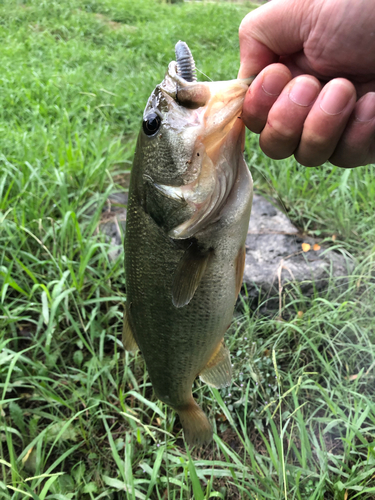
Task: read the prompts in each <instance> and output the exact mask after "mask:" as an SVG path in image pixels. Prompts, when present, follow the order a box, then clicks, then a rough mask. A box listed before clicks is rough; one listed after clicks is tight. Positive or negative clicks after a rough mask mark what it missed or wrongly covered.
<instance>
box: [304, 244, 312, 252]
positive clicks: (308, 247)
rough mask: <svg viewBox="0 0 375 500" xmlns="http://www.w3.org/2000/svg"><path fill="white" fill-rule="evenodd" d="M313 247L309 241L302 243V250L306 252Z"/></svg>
mask: <svg viewBox="0 0 375 500" xmlns="http://www.w3.org/2000/svg"><path fill="white" fill-rule="evenodd" d="M310 248H311V245H309V243H302V250H303V251H304V252H308V251H309V250H310Z"/></svg>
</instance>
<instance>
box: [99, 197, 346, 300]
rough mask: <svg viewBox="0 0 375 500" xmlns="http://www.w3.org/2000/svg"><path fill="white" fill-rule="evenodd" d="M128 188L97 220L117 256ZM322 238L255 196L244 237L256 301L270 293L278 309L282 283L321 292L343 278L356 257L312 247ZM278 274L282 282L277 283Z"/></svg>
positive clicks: (251, 293) (248, 284) (120, 249)
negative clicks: (332, 279) (305, 249)
mask: <svg viewBox="0 0 375 500" xmlns="http://www.w3.org/2000/svg"><path fill="white" fill-rule="evenodd" d="M126 204H127V193H126V192H116V193H113V194H111V195H110V197H109V198H108V200H107V203H106V204H105V206H104V208H103V212H102V216H101V219H100V223H99V228H100V231H101V232H102V233H103V234H105V235H106V236H107V238H108V240H109V242H110V245H111V247H112V249H111V250H110V252H109V259H110V260H112V261H113V260H116V259H117V258H118V256H119V255H120V254H121V253H122V252H123V246H122V239H123V235H124V231H125V223H126ZM302 243H309V244H310V245H311V250H309V251H308V252H303V250H302ZM315 243H319V242H318V240H315V239H314V238H312V237H310V236H306V235H302V234H300V233H299V230H298V229H297V228H296V227H295V226H294V225H293V224H292V223H291V221H290V220H289V219H288V217H287V216H286V215H285V214H283V213H282V212H281V210H280V209H278V208H276V207H274V206H273V205H272V204H271V203H270V202H269V201H267V200H266V199H265V198H264V197H263V196H260V195H257V194H255V195H254V201H253V208H252V211H251V218H250V224H249V231H248V235H247V238H246V262H245V273H244V283H245V285H246V288H247V294H248V296H249V299H250V303H252V306H253V307H254V306H255V307H256V306H257V304H258V301H259V299H261V300H262V299H265V298H269V300H268V301H267V308H269V309H277V307H278V300H279V299H278V296H279V285H281V286H282V287H283V289H285V287H287V286H288V284H291V283H294V284H298V286H299V287H300V289H301V291H302V293H303V294H304V295H305V296H311V295H312V294H313V293H314V289H315V290H317V291H318V292H319V291H322V290H323V289H324V288H325V287H326V286H327V284H328V281H329V277H330V276H331V277H335V278H338V277H341V276H342V277H345V276H347V275H348V273H349V272H350V270H351V269H352V267H353V262H352V261H350V260H348V258H346V257H345V256H344V255H342V254H340V253H337V252H335V251H334V250H330V249H329V248H324V247H321V249H320V250H318V251H314V250H313V246H314V244H315ZM279 279H280V283H279Z"/></svg>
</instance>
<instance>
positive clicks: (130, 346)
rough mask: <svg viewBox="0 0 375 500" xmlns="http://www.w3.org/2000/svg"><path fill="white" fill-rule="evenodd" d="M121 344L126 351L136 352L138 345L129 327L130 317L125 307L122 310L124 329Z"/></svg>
mask: <svg viewBox="0 0 375 500" xmlns="http://www.w3.org/2000/svg"><path fill="white" fill-rule="evenodd" d="M122 343H123V345H124V349H125V350H126V351H133V352H134V351H137V350H138V345H137V342H136V341H135V338H134V335H133V331H132V328H131V326H130V315H129V312H128V308H127V306H125V310H124V327H123V330H122Z"/></svg>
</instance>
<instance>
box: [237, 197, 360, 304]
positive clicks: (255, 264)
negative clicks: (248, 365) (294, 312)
mask: <svg viewBox="0 0 375 500" xmlns="http://www.w3.org/2000/svg"><path fill="white" fill-rule="evenodd" d="M302 243H309V244H310V245H311V249H310V250H309V251H308V252H304V251H303V250H302ZM316 243H319V242H318V241H317V240H315V239H314V238H312V237H309V236H306V235H302V234H300V233H299V231H298V229H297V228H296V227H295V226H294V225H293V224H292V223H291V221H290V220H289V219H288V217H287V216H286V215H285V214H283V213H282V212H281V210H279V209H278V208H275V207H274V206H273V205H272V204H271V203H270V202H269V201H267V200H266V199H265V198H263V197H262V196H260V195H254V202H253V208H252V212H251V218H250V225H249V231H248V235H247V238H246V262H245V272H244V283H245V284H246V288H247V293H248V295H249V298H250V301H252V302H253V305H254V302H255V306H256V305H257V302H258V300H259V297H261V298H263V299H265V298H268V297H275V296H276V295H279V287H280V286H281V287H282V288H283V289H285V287H286V286H287V284H290V283H295V284H298V285H299V287H300V289H301V291H302V293H303V294H304V295H305V296H311V295H312V294H313V293H314V288H315V290H317V291H322V290H323V289H324V288H326V286H327V284H328V281H329V278H330V276H331V277H334V278H338V277H345V276H347V275H348V272H350V270H351V269H352V267H353V263H352V261H350V260H348V258H347V257H345V256H344V255H342V254H340V253H337V252H335V251H334V250H330V249H329V248H324V247H323V246H322V247H321V248H320V250H318V251H314V250H313V247H314V245H315V244H316ZM254 299H255V300H254ZM277 306H278V299H276V301H275V300H273V301H272V300H271V301H268V307H269V308H271V309H274V308H277Z"/></svg>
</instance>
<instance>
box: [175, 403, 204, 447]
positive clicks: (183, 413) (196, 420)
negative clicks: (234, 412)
mask: <svg viewBox="0 0 375 500" xmlns="http://www.w3.org/2000/svg"><path fill="white" fill-rule="evenodd" d="M176 411H177V413H178V415H179V417H180V420H181V424H182V427H183V429H184V437H185V441H186V442H187V444H188V445H189V446H194V445H202V444H206V443H209V442H210V441H211V439H212V427H211V424H210V422H209V421H208V418H207V416H206V414H205V413H204V412H203V411H202V410H201V409H200V407H199V406H198V405H197V403H196V402H195V401H194V399H193V397H191V400H190V402H189V404H188V405H186V406H185V407H184V408H178V409H177V410H176Z"/></svg>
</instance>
